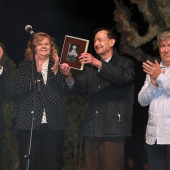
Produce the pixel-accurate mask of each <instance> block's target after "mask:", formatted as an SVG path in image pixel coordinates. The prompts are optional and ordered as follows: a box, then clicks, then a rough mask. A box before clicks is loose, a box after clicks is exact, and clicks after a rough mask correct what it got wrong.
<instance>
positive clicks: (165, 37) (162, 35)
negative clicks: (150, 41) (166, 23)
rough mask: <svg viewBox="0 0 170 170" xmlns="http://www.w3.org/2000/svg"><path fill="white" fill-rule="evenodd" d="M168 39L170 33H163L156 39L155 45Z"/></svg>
mask: <svg viewBox="0 0 170 170" xmlns="http://www.w3.org/2000/svg"><path fill="white" fill-rule="evenodd" d="M169 38H170V31H164V32H162V33H161V34H159V35H158V37H157V43H158V45H159V44H160V42H161V41H165V40H168V39H169Z"/></svg>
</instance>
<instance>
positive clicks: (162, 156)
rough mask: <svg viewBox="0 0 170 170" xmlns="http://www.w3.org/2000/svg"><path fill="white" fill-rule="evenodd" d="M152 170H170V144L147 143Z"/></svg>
mask: <svg viewBox="0 0 170 170" xmlns="http://www.w3.org/2000/svg"><path fill="white" fill-rule="evenodd" d="M146 149H147V156H148V163H149V169H150V170H170V145H158V144H154V145H148V144H146Z"/></svg>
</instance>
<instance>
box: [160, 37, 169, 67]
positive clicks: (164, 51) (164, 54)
mask: <svg viewBox="0 0 170 170" xmlns="http://www.w3.org/2000/svg"><path fill="white" fill-rule="evenodd" d="M159 53H160V56H161V59H162V62H163V65H165V66H170V38H169V39H167V40H165V41H161V42H160V44H159Z"/></svg>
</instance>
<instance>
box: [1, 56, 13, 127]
mask: <svg viewBox="0 0 170 170" xmlns="http://www.w3.org/2000/svg"><path fill="white" fill-rule="evenodd" d="M0 65H1V66H3V72H2V74H1V75H0V129H2V128H3V112H2V100H3V94H5V93H7V92H9V91H10V89H11V77H10V73H9V68H8V66H7V63H6V61H5V60H4V59H3V58H2V60H1V61H0Z"/></svg>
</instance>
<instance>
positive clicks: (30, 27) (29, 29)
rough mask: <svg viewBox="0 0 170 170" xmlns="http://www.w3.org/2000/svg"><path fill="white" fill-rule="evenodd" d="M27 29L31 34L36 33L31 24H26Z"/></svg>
mask: <svg viewBox="0 0 170 170" xmlns="http://www.w3.org/2000/svg"><path fill="white" fill-rule="evenodd" d="M25 31H26V32H28V33H29V34H31V35H33V34H34V31H33V29H32V26H31V25H26V26H25Z"/></svg>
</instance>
